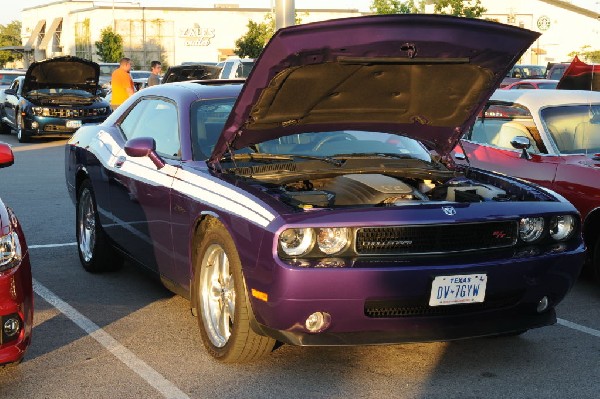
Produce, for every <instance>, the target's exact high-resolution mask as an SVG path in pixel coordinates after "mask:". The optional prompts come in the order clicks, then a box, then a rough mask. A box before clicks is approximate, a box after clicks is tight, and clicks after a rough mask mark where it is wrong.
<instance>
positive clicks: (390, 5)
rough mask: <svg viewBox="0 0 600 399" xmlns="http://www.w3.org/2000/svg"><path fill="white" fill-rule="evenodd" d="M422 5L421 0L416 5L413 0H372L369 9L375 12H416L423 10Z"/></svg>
mask: <svg viewBox="0 0 600 399" xmlns="http://www.w3.org/2000/svg"><path fill="white" fill-rule="evenodd" d="M424 5H425V3H424V2H423V1H421V2H420V3H419V6H418V7H417V6H416V5H415V0H407V1H400V0H373V2H372V3H371V11H373V12H374V13H375V14H416V13H419V12H423V7H424Z"/></svg>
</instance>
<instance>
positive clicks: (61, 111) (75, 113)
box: [44, 108, 106, 118]
mask: <svg viewBox="0 0 600 399" xmlns="http://www.w3.org/2000/svg"><path fill="white" fill-rule="evenodd" d="M105 114H106V110H105V109H104V108H87V109H76V108H49V109H48V116H51V117H54V118H85V117H88V116H98V115H105ZM44 116H45V115H44Z"/></svg>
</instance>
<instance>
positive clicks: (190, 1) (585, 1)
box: [0, 0, 600, 25]
mask: <svg viewBox="0 0 600 399" xmlns="http://www.w3.org/2000/svg"><path fill="white" fill-rule="evenodd" d="M53 1H56V0H19V1H10V0H4V1H3V2H2V13H0V24H2V25H6V24H8V23H10V22H11V21H14V20H20V19H21V10H22V9H23V8H28V7H34V6H37V5H40V4H47V3H51V2H53ZM138 1H139V2H140V3H142V4H143V5H146V6H161V5H164V4H165V0H138ZM272 1H274V0H171V1H169V2H168V4H169V5H182V6H190V7H202V6H203V5H204V6H206V7H212V6H213V4H215V3H225V4H230V3H234V4H239V5H240V6H242V7H252V6H255V7H269V6H270V5H271V2H272ZM100 2H104V3H108V4H112V1H111V0H104V1H98V3H100ZM115 2H116V3H118V2H119V0H115ZM571 3H573V4H577V5H580V6H582V7H586V8H589V9H590V10H598V11H600V0H572V1H571ZM370 4H371V0H327V1H326V2H324V1H323V0H320V1H319V0H296V8H319V7H320V8H324V7H325V8H356V9H358V10H360V11H369V6H370Z"/></svg>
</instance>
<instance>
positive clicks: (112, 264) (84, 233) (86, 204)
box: [76, 180, 123, 273]
mask: <svg viewBox="0 0 600 399" xmlns="http://www.w3.org/2000/svg"><path fill="white" fill-rule="evenodd" d="M76 225H77V232H76V233H77V250H78V252H79V260H80V261H81V264H82V265H83V268H84V269H85V270H87V271H88V272H90V273H98V272H105V271H113V270H117V269H119V268H120V267H121V266H122V264H123V258H122V257H121V256H119V254H118V253H117V252H116V251H115V249H114V248H113V247H112V246H111V245H110V243H109V240H108V237H106V234H105V233H104V230H102V226H101V225H100V220H99V218H98V211H97V208H96V201H95V198H94V191H93V190H92V184H91V183H90V181H89V180H84V181H83V183H82V184H81V187H80V188H79V191H78V194H77V215H76Z"/></svg>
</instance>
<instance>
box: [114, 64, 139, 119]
mask: <svg viewBox="0 0 600 399" xmlns="http://www.w3.org/2000/svg"><path fill="white" fill-rule="evenodd" d="M129 71H131V60H130V59H129V58H127V57H124V58H121V61H120V62H119V67H118V68H117V69H115V71H114V72H113V73H112V77H111V83H110V85H111V88H112V95H111V98H110V105H111V107H112V109H113V110H115V109H117V107H118V106H119V105H121V104H122V103H123V102H124V101H125V100H127V99H128V98H129V97H130V96H131V95H132V94H133V93H134V91H135V89H134V86H133V80H132V79H131V75H130V74H129Z"/></svg>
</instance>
